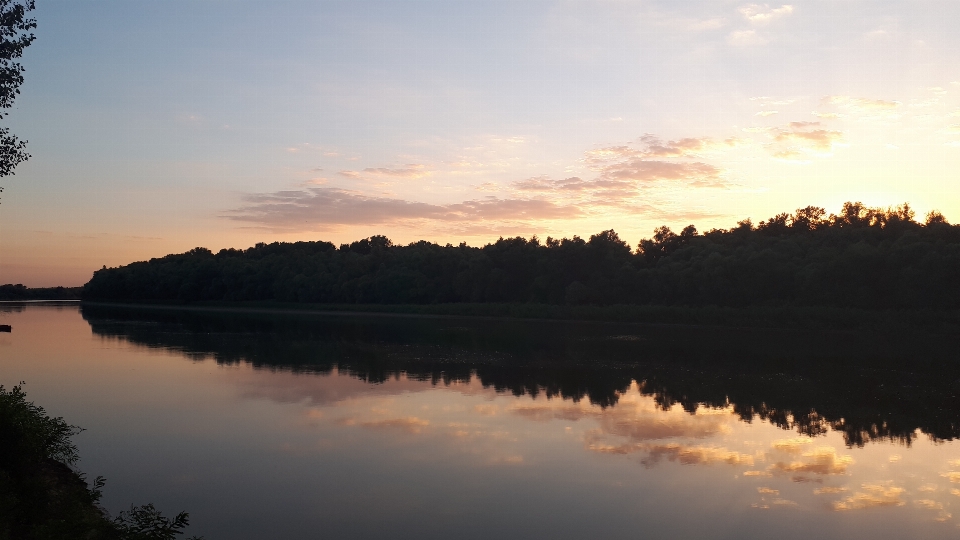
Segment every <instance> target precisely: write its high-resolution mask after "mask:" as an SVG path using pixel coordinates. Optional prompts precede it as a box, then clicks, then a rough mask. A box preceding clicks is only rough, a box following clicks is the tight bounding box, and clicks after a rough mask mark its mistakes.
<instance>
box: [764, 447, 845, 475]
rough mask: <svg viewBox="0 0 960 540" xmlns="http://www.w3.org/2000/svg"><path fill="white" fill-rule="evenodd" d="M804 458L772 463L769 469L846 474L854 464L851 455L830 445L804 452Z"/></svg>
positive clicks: (776, 471)
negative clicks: (838, 451) (840, 451)
mask: <svg viewBox="0 0 960 540" xmlns="http://www.w3.org/2000/svg"><path fill="white" fill-rule="evenodd" d="M802 457H804V458H807V459H804V460H798V461H791V462H783V461H779V462H777V463H774V464H773V465H770V466H769V467H768V468H767V470H768V471H770V472H773V473H811V474H820V475H835V474H846V472H847V467H848V466H850V465H852V464H853V458H852V457H850V456H841V455H838V454H837V451H836V450H835V449H833V448H831V447H829V446H821V447H818V448H815V449H813V450H812V451H810V452H806V453H804V454H803V456H802Z"/></svg>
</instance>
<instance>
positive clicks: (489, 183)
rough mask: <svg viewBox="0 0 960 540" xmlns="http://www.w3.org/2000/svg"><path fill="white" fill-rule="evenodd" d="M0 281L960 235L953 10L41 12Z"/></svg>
mask: <svg viewBox="0 0 960 540" xmlns="http://www.w3.org/2000/svg"><path fill="white" fill-rule="evenodd" d="M35 17H36V19H37V22H38V25H39V26H38V28H37V30H36V32H35V33H36V35H37V40H36V41H35V43H34V44H33V45H31V46H30V48H29V49H28V50H27V51H26V53H25V55H24V59H23V63H24V65H25V67H26V72H25V80H26V82H25V83H24V85H23V86H22V88H21V92H22V93H21V95H20V96H19V97H18V99H17V102H16V106H15V108H14V109H13V110H12V112H11V114H10V116H9V118H8V121H7V125H9V126H10V128H11V130H12V131H13V132H15V133H17V134H18V135H19V136H20V137H21V138H23V139H27V140H29V147H28V150H29V151H30V153H31V154H32V158H31V159H30V160H29V161H28V162H26V163H24V164H23V165H21V166H20V168H19V169H17V172H16V175H15V176H13V177H7V178H4V179H3V183H2V185H3V186H4V188H5V189H4V194H3V201H2V202H3V204H2V206H0V283H24V284H26V285H28V286H52V285H65V286H75V285H80V284H82V283H84V282H86V281H87V280H88V279H89V278H90V276H91V274H92V272H93V271H94V270H96V269H98V268H100V267H102V266H103V265H106V266H117V265H121V264H126V263H129V262H132V261H136V260H144V259H148V258H151V257H158V256H162V255H165V254H167V253H173V252H182V251H186V250H188V249H190V248H193V247H196V246H204V247H208V248H210V249H213V250H214V251H216V250H218V249H221V248H225V247H237V248H243V247H248V246H251V245H253V244H255V243H257V242H273V241H296V240H328V241H332V242H334V243H340V242H349V241H352V240H356V239H359V238H363V237H367V236H370V235H374V234H383V235H386V236H388V237H390V238H391V239H392V240H394V242H397V243H407V242H412V241H416V240H421V239H424V240H428V241H432V242H438V243H448V242H449V243H453V244H458V243H460V242H464V241H465V242H467V243H468V244H471V245H482V244H485V243H488V242H491V241H494V240H496V239H497V238H498V237H501V236H503V237H507V236H518V235H519V236H525V237H529V236H531V235H538V236H539V237H541V238H544V237H546V236H554V237H560V236H572V235H580V236H584V237H586V236H589V235H591V234H594V233H597V232H599V231H602V230H606V229H615V230H616V231H617V232H618V233H619V234H620V236H621V237H623V238H624V239H625V240H627V241H628V242H630V243H631V244H632V245H636V243H637V241H638V240H639V239H641V238H644V237H649V236H651V234H652V229H653V228H654V227H657V226H659V225H669V226H671V227H673V228H675V229H677V228H682V227H683V226H685V225H688V224H691V223H692V224H695V225H696V226H697V228H698V229H699V230H701V231H704V230H708V229H710V228H714V227H721V228H727V227H731V226H734V225H735V224H736V222H737V221H740V220H742V219H744V218H752V219H753V220H754V221H755V222H756V221H759V220H761V219H766V218H768V217H770V216H772V215H774V214H777V213H780V212H789V211H792V210H794V209H796V208H799V207H804V206H807V205H816V206H822V207H825V208H826V209H827V211H828V212H836V211H838V209H839V207H840V205H841V204H842V203H843V202H844V201H848V200H854V201H862V202H864V203H866V204H868V205H870V206H891V205H896V204H900V203H903V202H909V203H910V204H911V205H912V206H913V207H914V208H916V210H917V213H918V216H919V217H922V215H923V214H925V213H926V212H928V211H930V210H934V209H937V210H940V211H942V212H943V213H944V214H945V215H946V216H947V218H948V219H951V220H953V221H958V220H960V185H958V182H957V180H958V174H960V173H958V171H960V64H958V63H957V61H956V59H957V58H958V53H960V33H958V32H956V21H957V20H960V3H957V2H941V3H935V2H924V3H917V2H879V1H867V2H854V1H845V2H833V1H825V2H794V3H791V4H781V3H770V4H751V3H738V2H720V1H715V2H682V3H681V2H626V3H618V2H487V1H477V2H467V1H443V2H401V1H386V2H250V3H244V2H229V3H223V2H190V3H186V2H183V3H167V2H126V1H116V2H67V1H63V2H56V1H52V0H44V1H43V2H38V4H37V9H36V11H35Z"/></svg>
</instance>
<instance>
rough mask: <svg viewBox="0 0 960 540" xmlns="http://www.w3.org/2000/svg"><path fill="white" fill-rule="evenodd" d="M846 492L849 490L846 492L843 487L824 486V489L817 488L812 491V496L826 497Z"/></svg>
mask: <svg viewBox="0 0 960 540" xmlns="http://www.w3.org/2000/svg"><path fill="white" fill-rule="evenodd" d="M847 491H850V490H848V489H847V488H845V487H832V486H826V487H822V488H817V489H815V490H813V494H814V495H827V494H837V493H845V492H847Z"/></svg>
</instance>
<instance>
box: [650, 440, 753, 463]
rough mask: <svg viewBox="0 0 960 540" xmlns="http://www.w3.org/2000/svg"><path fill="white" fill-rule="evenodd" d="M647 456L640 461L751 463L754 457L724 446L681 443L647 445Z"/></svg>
mask: <svg viewBox="0 0 960 540" xmlns="http://www.w3.org/2000/svg"><path fill="white" fill-rule="evenodd" d="M646 450H647V452H648V454H647V458H646V459H644V460H643V461H642V463H643V464H644V465H650V464H653V463H656V462H658V461H660V460H661V459H663V458H666V459H668V460H670V461H679V462H680V463H681V464H683V465H711V464H714V463H726V464H727V465H748V466H752V465H753V459H754V457H753V456H751V455H750V454H741V453H740V452H736V451H733V450H727V449H726V448H718V447H714V446H684V445H681V444H663V445H651V446H648V447H647V449H646Z"/></svg>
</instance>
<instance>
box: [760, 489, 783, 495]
mask: <svg viewBox="0 0 960 540" xmlns="http://www.w3.org/2000/svg"><path fill="white" fill-rule="evenodd" d="M757 493H760V494H761V495H780V490H779V489H772V488H768V487H758V488H757Z"/></svg>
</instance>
